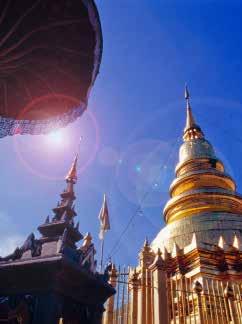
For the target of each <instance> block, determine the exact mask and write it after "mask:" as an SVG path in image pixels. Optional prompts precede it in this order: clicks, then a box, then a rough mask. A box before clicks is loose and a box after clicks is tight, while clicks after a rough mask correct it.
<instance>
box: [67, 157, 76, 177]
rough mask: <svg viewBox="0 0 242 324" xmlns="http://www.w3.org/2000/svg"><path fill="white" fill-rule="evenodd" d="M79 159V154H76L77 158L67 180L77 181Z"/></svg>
mask: <svg viewBox="0 0 242 324" xmlns="http://www.w3.org/2000/svg"><path fill="white" fill-rule="evenodd" d="M77 161H78V154H76V156H75V159H74V161H73V163H72V165H71V168H70V170H69V172H68V174H67V176H66V181H68V182H71V181H72V182H74V183H76V181H77Z"/></svg>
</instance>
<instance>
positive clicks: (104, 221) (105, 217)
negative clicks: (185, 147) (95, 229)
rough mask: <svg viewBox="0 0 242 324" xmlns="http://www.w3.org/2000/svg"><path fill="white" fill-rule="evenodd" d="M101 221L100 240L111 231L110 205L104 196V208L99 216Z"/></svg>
mask: <svg viewBox="0 0 242 324" xmlns="http://www.w3.org/2000/svg"><path fill="white" fill-rule="evenodd" d="M98 218H99V220H100V231H99V238H100V240H103V239H104V234H105V233H106V232H107V231H108V230H110V222H109V213H108V205H107V200H106V196H105V195H104V198H103V204H102V208H101V210H100V213H99V216H98Z"/></svg>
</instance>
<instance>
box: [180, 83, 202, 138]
mask: <svg viewBox="0 0 242 324" xmlns="http://www.w3.org/2000/svg"><path fill="white" fill-rule="evenodd" d="M185 100H186V103H187V105H186V109H187V117H186V126H185V128H184V136H183V138H184V140H185V141H186V140H191V139H196V138H203V136H204V135H203V132H202V131H201V128H200V127H199V126H198V125H197V124H196V122H195V119H194V117H193V114H192V108H191V105H190V93H189V91H188V87H187V85H185Z"/></svg>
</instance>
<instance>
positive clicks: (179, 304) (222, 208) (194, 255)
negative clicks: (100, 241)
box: [103, 88, 242, 324]
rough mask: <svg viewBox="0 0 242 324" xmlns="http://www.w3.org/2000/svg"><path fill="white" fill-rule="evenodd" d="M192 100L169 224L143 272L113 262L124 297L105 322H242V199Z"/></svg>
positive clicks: (167, 212) (146, 254)
mask: <svg viewBox="0 0 242 324" xmlns="http://www.w3.org/2000/svg"><path fill="white" fill-rule="evenodd" d="M185 98H186V104H187V107H186V110H187V118H186V126H185V129H184V133H183V140H184V142H183V144H182V145H181V147H180V152H179V162H178V164H177V166H176V169H175V173H176V178H175V180H174V181H173V182H172V184H171V186H170V199H169V201H168V202H167V204H166V205H165V208H164V212H163V215H164V220H165V223H166V225H165V227H164V228H163V229H162V230H161V231H160V232H159V233H158V235H157V236H156V238H155V239H154V240H153V242H152V243H151V244H149V243H148V241H147V240H145V243H144V246H143V247H142V249H141V251H140V253H139V263H138V266H137V267H134V268H131V269H130V268H129V269H128V271H127V270H126V271H125V270H124V271H120V268H119V270H117V268H115V266H114V265H112V269H111V270H110V272H109V275H110V283H111V284H112V286H113V287H115V288H116V289H117V294H116V297H111V298H110V299H109V301H108V303H107V305H106V312H105V316H104V320H103V323H104V324H119V323H123V324H187V323H189V324H220V323H221V324H242V246H241V233H242V197H241V196H240V195H239V194H238V193H237V192H236V184H235V182H234V180H233V179H232V178H231V177H230V176H229V175H228V174H227V173H226V172H225V168H224V165H223V163H222V162H221V161H220V160H219V159H218V158H217V156H216V154H215V152H214V149H213V147H212V145H211V144H210V143H209V142H208V141H207V140H206V139H205V137H204V133H203V131H202V130H201V128H200V126H199V125H198V124H197V123H196V121H195V119H194V117H193V114H192V109H191V105H190V98H189V93H188V90H187V88H186V89H185ZM120 292H122V293H120ZM120 300H121V303H120ZM120 320H121V322H120Z"/></svg>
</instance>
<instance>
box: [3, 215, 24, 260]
mask: <svg viewBox="0 0 242 324" xmlns="http://www.w3.org/2000/svg"><path fill="white" fill-rule="evenodd" d="M0 237H1V240H0V256H2V257H4V256H6V255H8V254H10V253H12V252H13V251H14V250H15V249H16V247H17V246H21V245H22V244H23V243H24V241H25V239H26V238H25V237H24V236H23V235H21V234H19V233H18V230H17V228H16V225H15V224H14V221H13V219H11V217H10V216H8V214H7V213H4V212H3V211H0Z"/></svg>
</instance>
